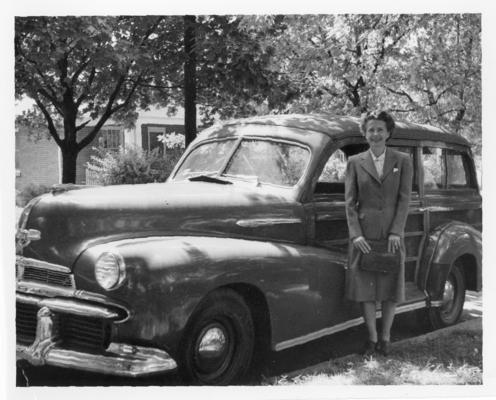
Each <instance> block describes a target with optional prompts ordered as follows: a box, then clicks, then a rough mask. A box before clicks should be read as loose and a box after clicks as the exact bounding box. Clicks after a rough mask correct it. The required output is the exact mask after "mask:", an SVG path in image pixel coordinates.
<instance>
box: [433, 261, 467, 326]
mask: <svg viewBox="0 0 496 400" xmlns="http://www.w3.org/2000/svg"><path fill="white" fill-rule="evenodd" d="M443 303H444V304H443V305H442V306H441V307H431V308H430V309H429V310H428V320H429V323H430V325H431V327H432V328H434V329H440V328H444V327H446V326H450V325H454V324H455V323H456V322H458V320H459V319H460V316H461V314H462V311H463V304H464V303H465V278H464V275H463V270H462V267H461V265H459V262H457V261H455V262H454V263H453V266H452V268H451V271H450V273H449V274H448V278H447V279H446V282H445V284H444V290H443Z"/></svg>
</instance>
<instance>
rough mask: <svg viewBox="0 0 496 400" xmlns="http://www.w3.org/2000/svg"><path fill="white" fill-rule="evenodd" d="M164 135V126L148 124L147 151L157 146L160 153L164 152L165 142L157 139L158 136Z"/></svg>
mask: <svg viewBox="0 0 496 400" xmlns="http://www.w3.org/2000/svg"><path fill="white" fill-rule="evenodd" d="M162 135H165V127H160V126H149V127H148V151H151V150H153V149H156V148H157V147H158V148H159V152H160V153H161V154H163V153H164V146H165V143H163V142H161V141H160V140H158V138H159V136H162Z"/></svg>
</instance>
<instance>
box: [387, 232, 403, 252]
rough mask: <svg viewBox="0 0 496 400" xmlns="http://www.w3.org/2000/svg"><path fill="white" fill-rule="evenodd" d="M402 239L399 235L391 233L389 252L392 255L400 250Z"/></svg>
mask: <svg viewBox="0 0 496 400" xmlns="http://www.w3.org/2000/svg"><path fill="white" fill-rule="evenodd" d="M400 244H401V238H400V236H398V235H395V234H393V233H391V234H390V235H389V237H388V251H389V252H390V253H396V250H399V249H400Z"/></svg>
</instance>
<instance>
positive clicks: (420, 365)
mask: <svg viewBox="0 0 496 400" xmlns="http://www.w3.org/2000/svg"><path fill="white" fill-rule="evenodd" d="M265 383H266V384H272V385H287V384H300V385H301V384H312V385H314V384H326V385H327V384H329V385H336V384H340V385H466V384H471V385H474V384H482V333H481V332H464V331H456V330H455V331H453V332H451V333H450V334H448V335H445V336H442V337H435V338H432V339H427V340H425V341H424V342H412V343H409V342H403V343H401V345H394V344H393V353H392V354H391V356H389V357H387V358H385V357H382V356H372V357H370V358H363V357H361V356H358V355H351V356H348V357H345V358H342V359H340V360H336V361H332V360H331V361H329V362H328V364H327V365H324V366H322V367H321V368H319V370H318V371H314V372H313V373H312V374H308V375H304V374H303V375H298V376H295V377H291V378H289V377H288V376H279V377H276V378H274V379H273V380H272V381H270V382H265Z"/></svg>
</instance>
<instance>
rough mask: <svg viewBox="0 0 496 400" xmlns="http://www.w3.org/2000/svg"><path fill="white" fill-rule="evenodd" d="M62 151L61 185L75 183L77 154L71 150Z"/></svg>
mask: <svg viewBox="0 0 496 400" xmlns="http://www.w3.org/2000/svg"><path fill="white" fill-rule="evenodd" d="M61 151H62V183H76V160H77V155H78V152H77V151H74V150H72V149H61Z"/></svg>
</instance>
